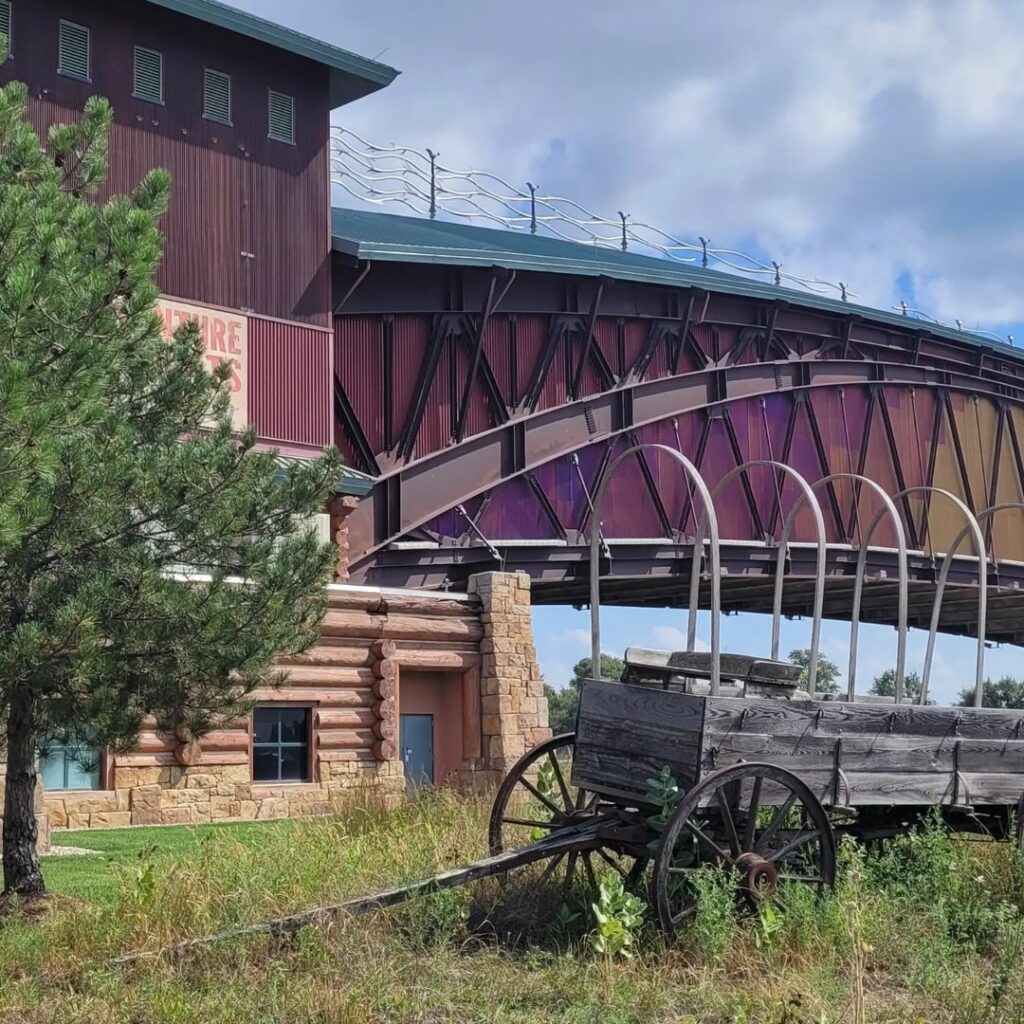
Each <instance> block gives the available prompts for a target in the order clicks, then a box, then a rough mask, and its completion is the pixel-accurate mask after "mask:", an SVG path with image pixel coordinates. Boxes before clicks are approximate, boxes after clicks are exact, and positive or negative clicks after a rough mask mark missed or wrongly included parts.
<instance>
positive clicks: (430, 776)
mask: <svg viewBox="0 0 1024 1024" xmlns="http://www.w3.org/2000/svg"><path fill="white" fill-rule="evenodd" d="M400 717H401V729H400V732H401V735H400V742H401V747H402V763H403V764H404V765H405V788H406V789H409V790H413V789H417V788H419V787H420V786H428V785H430V784H431V783H433V781H434V716H433V715H401V716H400Z"/></svg>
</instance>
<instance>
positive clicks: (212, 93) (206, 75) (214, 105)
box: [203, 68, 231, 124]
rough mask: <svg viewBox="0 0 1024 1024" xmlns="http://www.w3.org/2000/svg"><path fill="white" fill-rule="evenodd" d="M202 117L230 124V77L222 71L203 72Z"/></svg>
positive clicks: (207, 69) (209, 70) (210, 69)
mask: <svg viewBox="0 0 1024 1024" xmlns="http://www.w3.org/2000/svg"><path fill="white" fill-rule="evenodd" d="M203 117H206V118H209V119H210V120H211V121H220V122H222V123H223V124H231V76H230V75H226V74H224V72H223V71H214V70H213V68H206V70H205V71H204V72H203Z"/></svg>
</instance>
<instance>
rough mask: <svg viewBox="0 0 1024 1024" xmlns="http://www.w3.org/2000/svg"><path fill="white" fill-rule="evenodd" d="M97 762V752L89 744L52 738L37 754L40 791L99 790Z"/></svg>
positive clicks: (62, 737)
mask: <svg viewBox="0 0 1024 1024" xmlns="http://www.w3.org/2000/svg"><path fill="white" fill-rule="evenodd" d="M100 761H101V755H100V751H99V750H98V749H97V748H96V747H94V746H92V745H91V744H89V743H88V742H84V741H80V740H76V739H73V738H71V737H68V736H62V735H58V736H54V737H53V738H52V739H50V740H48V741H47V742H46V743H44V744H43V746H42V747H41V749H40V751H39V773H40V774H41V775H42V777H43V788H44V789H47V790H51V791H52V790H57V789H99V788H100Z"/></svg>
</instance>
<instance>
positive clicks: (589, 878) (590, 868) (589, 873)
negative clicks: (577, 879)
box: [582, 853, 599, 896]
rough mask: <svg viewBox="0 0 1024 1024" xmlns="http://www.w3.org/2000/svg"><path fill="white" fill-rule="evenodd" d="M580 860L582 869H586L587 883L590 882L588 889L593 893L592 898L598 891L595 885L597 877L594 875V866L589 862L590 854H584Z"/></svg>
mask: <svg viewBox="0 0 1024 1024" xmlns="http://www.w3.org/2000/svg"><path fill="white" fill-rule="evenodd" d="M582 859H583V867H584V868H585V869H586V872H587V881H588V882H590V889H591V891H592V892H593V894H594V896H597V893H598V891H599V889H598V885H597V875H595V874H594V865H593V864H592V863H591V861H590V854H589V853H584V854H583V858H582Z"/></svg>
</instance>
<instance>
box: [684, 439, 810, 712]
mask: <svg viewBox="0 0 1024 1024" xmlns="http://www.w3.org/2000/svg"><path fill="white" fill-rule="evenodd" d="M670 450H671V449H670ZM757 466H765V467H771V468H772V469H773V470H780V469H781V470H782V471H783V472H784V473H787V474H789V476H790V478H791V479H792V480H793V481H794V482H795V483H796V485H797V486H798V487H799V488H800V490H801V492H802V495H801V496H802V498H803V501H804V502H806V503H807V504H809V505H810V506H811V511H812V513H813V514H814V528H815V532H816V533H817V535H818V557H817V560H816V563H815V573H814V618H813V620H812V624H811V660H810V664H809V665H808V666H807V689H808V690H809V691H810V694H811V697H813V696H814V693H815V690H814V684H815V683H816V682H817V677H818V641H819V639H820V637H821V611H822V608H823V607H824V603H825V546H826V545H825V518H824V516H823V515H822V514H821V505H820V503H819V502H818V499H817V498H816V497H815V495H814V491H813V490H812V488H811V485H810V484H809V483H808V482H807V481H806V479H804V477H803V476H801V475H800V474H799V473H798V472H797V471H796V470H795V469H793V467H792V466H787V465H786V464H785V463H784V462H779V461H778V460H776V459H752V460H750V461H749V462H744V463H742V464H741V465H739V466H735V467H734V468H733V469H731V470H729V472H728V473H726V474H725V476H723V477H722V478H721V479H720V480H719V481H718V482H717V483H716V484H715V486H714V489H713V490H712V491H711V504H710V505H705V509H704V512H703V513H702V514H701V517H700V520H699V521H698V523H697V531H696V533H695V534H694V538H693V566H692V568H691V572H690V611H689V618H688V620H687V625H686V649H687V650H688V651H692V650H693V646H694V643H695V642H696V639H697V604H698V597H699V588H700V575H699V573H698V572H697V571H696V570H697V568H698V566H699V564H700V562H701V561H702V559H703V557H704V530H705V528H706V523H707V521H708V510H709V509H710V510H711V512H712V514H713V512H714V498H715V495H717V494H718V492H719V491H720V490H721V489H722V488H723V487H724V486H725V485H726V484H727V483H729V481H730V480H732V479H733V478H734V477H736V476H738V475H739V474H740V473H743V472H746V470H748V469H753V468H755V467H757ZM717 532H718V530H717V523H716V524H715V534H716V535H717ZM787 539H788V538H787ZM717 547H718V544H717V540H716V542H715V543H714V544H713V546H712V553H713V554H715V553H716V549H717ZM785 562H786V552H785V548H784V547H783V546H780V547H779V556H778V560H777V561H776V568H775V581H776V589H777V590H780V591H781V584H780V582H779V580H780V574H781V573H782V572H783V570H784V568H785ZM712 573H713V576H712V586H714V585H715V583H716V582H718V574H717V569H716V567H715V566H714V565H713V566H712ZM780 601H781V597H780ZM713 629H714V620H712V630H713ZM778 653H779V644H778V637H777V636H775V635H774V630H773V636H772V657H773V658H777V657H778Z"/></svg>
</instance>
